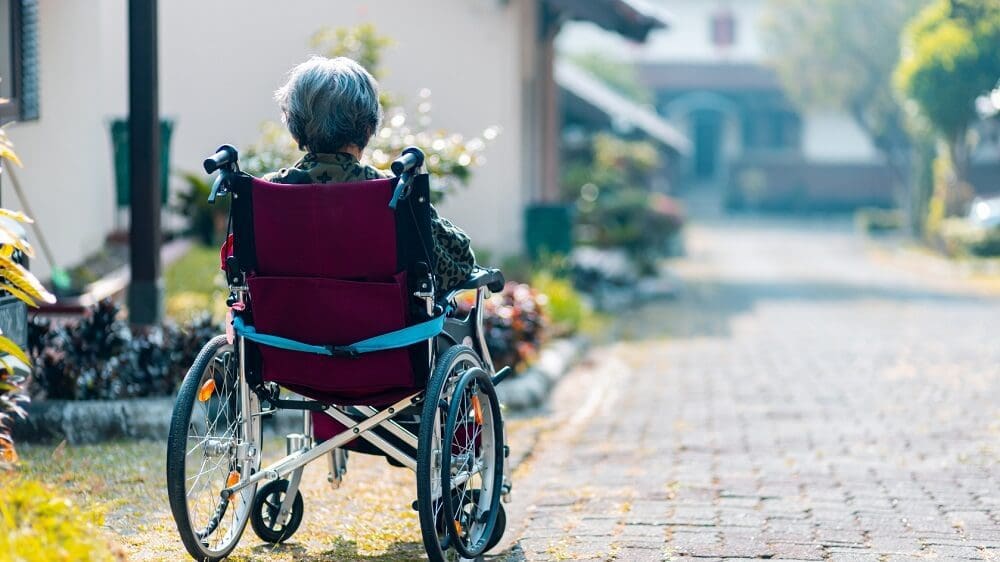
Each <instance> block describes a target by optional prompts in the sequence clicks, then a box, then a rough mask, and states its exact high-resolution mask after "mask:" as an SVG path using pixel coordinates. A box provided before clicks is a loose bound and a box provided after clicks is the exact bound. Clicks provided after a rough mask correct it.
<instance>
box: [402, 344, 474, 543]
mask: <svg viewBox="0 0 1000 562" xmlns="http://www.w3.org/2000/svg"><path fill="white" fill-rule="evenodd" d="M463 362H468V363H470V365H471V366H473V367H477V368H482V361H481V360H480V359H479V356H478V355H476V352H475V351H473V350H472V349H471V348H469V347H466V346H464V345H456V346H454V347H451V348H449V349H448V350H447V351H445V352H444V353H443V354H441V356H439V357H438V358H437V361H436V362H435V366H434V372H433V373H431V376H430V378H429V379H428V381H427V388H426V389H425V394H424V405H423V409H422V411H421V415H420V433H419V435H418V436H417V515H418V518H419V520H420V534H421V537H422V538H423V541H424V549H425V550H426V551H427V558H428V560H430V562H447V560H446V558H445V553H446V551H447V550H449V547H448V542H449V541H448V535H447V534H445V539H444V543H445V544H444V545H443V546H442V544H441V543H442V539H441V538H440V537H439V535H438V526H439V521H438V519H439V517H438V516H439V513H435V511H434V505H433V504H432V499H431V490H432V486H433V484H434V482H440V480H441V474H440V473H439V472H438V471H436V470H434V467H433V453H434V445H435V444H434V425H435V421H434V420H435V414H439V415H440V416H441V418H440V420H439V423H440V422H443V421H444V420H445V419H446V417H447V415H448V413H447V404H446V403H445V404H444V406H445V408H444V410H443V411H442V410H441V409H440V408H441V406H442V402H443V399H442V393H443V392H444V391H445V390H446V384H447V382H448V379H449V378H450V376H451V375H452V370H453V369H455V368H456V367H458V366H459V364H461V363H463Z"/></svg>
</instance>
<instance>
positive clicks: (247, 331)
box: [233, 313, 447, 357]
mask: <svg viewBox="0 0 1000 562" xmlns="http://www.w3.org/2000/svg"><path fill="white" fill-rule="evenodd" d="M446 316H447V313H445V314H441V315H439V316H436V317H434V318H431V319H430V320H427V321H425V322H421V323H419V324H414V325H412V326H407V327H405V328H403V329H401V330H396V331H395V332H389V333H388V334H382V335H380V336H375V337H372V338H368V339H366V340H362V341H359V342H357V343H353V344H351V345H339V346H332V345H331V346H323V345H313V344H308V343H303V342H300V341H296V340H291V339H288V338H283V337H281V336H274V335H271V334H260V333H258V332H257V330H256V328H254V327H253V326H247V325H246V324H244V323H243V319H242V318H240V317H239V316H236V317H235V318H233V330H234V331H235V332H236V334H238V335H240V336H242V337H244V338H246V339H248V340H250V341H252V342H256V343H259V344H262V345H267V346H270V347H277V348H279V349H287V350H289V351H303V352H306V353H316V354H318V355H331V356H351V357H353V356H357V355H360V354H362V353H371V352H373V351H385V350H387V349H398V348H400V347H406V346H409V345H413V344H415V343H420V342H422V341H426V340H429V339H431V338H433V337H434V336H436V335H438V334H440V333H441V332H442V331H444V321H445V317H446Z"/></svg>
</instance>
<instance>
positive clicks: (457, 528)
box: [455, 519, 462, 536]
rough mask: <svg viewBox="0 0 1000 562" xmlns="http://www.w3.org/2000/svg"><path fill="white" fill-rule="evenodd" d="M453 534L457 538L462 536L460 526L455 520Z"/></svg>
mask: <svg viewBox="0 0 1000 562" xmlns="http://www.w3.org/2000/svg"><path fill="white" fill-rule="evenodd" d="M455 532H456V533H457V534H458V536H462V524H461V523H459V522H458V519H456V520H455Z"/></svg>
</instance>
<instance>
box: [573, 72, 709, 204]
mask: <svg viewBox="0 0 1000 562" xmlns="http://www.w3.org/2000/svg"><path fill="white" fill-rule="evenodd" d="M555 78H556V83H557V84H558V85H559V90H560V95H561V99H560V106H561V108H562V116H563V123H562V135H563V139H562V146H563V151H564V152H567V151H579V150H580V148H581V145H583V146H586V147H587V150H589V146H590V139H591V137H592V136H593V135H594V134H595V133H600V132H604V131H613V132H614V133H615V134H616V135H618V136H621V137H623V138H627V139H635V140H645V141H649V142H651V143H653V144H654V145H655V146H656V147H657V149H658V150H659V152H660V155H661V158H662V161H663V169H662V170H660V171H659V173H657V174H656V180H657V182H656V185H651V186H649V187H650V188H651V189H653V190H655V191H659V192H662V193H671V192H672V191H674V189H675V187H676V185H677V182H678V179H679V170H680V166H681V165H682V164H683V162H684V159H685V157H688V156H690V153H691V141H690V140H688V138H687V137H685V136H684V135H683V134H682V133H681V132H680V131H678V130H677V129H676V128H674V127H673V126H672V125H670V124H669V123H667V122H666V121H665V120H663V118H661V117H660V116H659V115H657V114H656V112H655V111H653V110H652V108H647V107H643V106H642V105H640V104H638V103H636V102H635V101H632V100H630V99H628V98H626V97H625V96H623V95H622V94H619V93H618V92H616V91H615V90H613V89H612V88H610V87H609V86H608V85H607V84H605V83H604V82H603V81H601V80H600V79H599V78H597V77H596V76H594V75H592V74H590V73H589V72H587V71H586V70H584V69H582V68H580V67H578V66H576V65H574V64H573V63H571V62H569V61H564V60H561V61H558V62H556V73H555Z"/></svg>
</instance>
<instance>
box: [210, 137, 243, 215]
mask: <svg viewBox="0 0 1000 562" xmlns="http://www.w3.org/2000/svg"><path fill="white" fill-rule="evenodd" d="M239 157H240V153H239V152H237V150H236V147H234V146H233V145H231V144H224V145H222V146H220V147H219V149H218V150H216V151H215V154H213V155H211V156H209V157H208V158H206V159H205V161H204V162H203V163H202V166H204V167H205V173H208V174H211V173H212V172H214V171H216V170H218V171H219V176H218V177H217V178H215V181H214V182H212V191H211V192H209V194H208V202H209V203H212V204H214V203H215V198H216V197H217V196H219V195H225V194H226V193H227V192H228V187H229V183H228V182H229V178H230V176H231V175H232V173H234V172H239V168H238V167H237V166H236V162H237V161H238V160H239Z"/></svg>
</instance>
